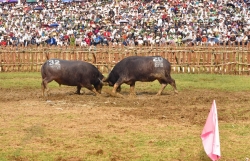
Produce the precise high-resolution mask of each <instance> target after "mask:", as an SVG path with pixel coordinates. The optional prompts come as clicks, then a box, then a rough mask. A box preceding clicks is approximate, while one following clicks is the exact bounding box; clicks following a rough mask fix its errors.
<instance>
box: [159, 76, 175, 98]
mask: <svg viewBox="0 0 250 161" xmlns="http://www.w3.org/2000/svg"><path fill="white" fill-rule="evenodd" d="M158 81H159V83H160V84H161V89H160V90H159V91H158V93H157V95H161V93H162V91H163V90H164V89H165V87H166V86H167V85H168V84H170V85H171V86H172V87H173V88H174V92H175V93H178V91H177V89H176V84H175V80H174V79H172V78H171V77H170V78H164V79H162V80H158Z"/></svg>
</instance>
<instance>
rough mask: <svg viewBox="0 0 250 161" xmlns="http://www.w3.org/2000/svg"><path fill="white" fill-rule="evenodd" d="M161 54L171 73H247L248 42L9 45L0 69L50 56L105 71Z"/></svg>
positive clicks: (35, 65) (27, 66)
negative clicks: (130, 58) (127, 59)
mask: <svg viewBox="0 0 250 161" xmlns="http://www.w3.org/2000/svg"><path fill="white" fill-rule="evenodd" d="M133 55H137V56H162V57H164V58H166V59H168V60H169V61H170V63H171V64H172V73H217V74H234V75H249V74H250V45H249V44H248V45H237V46H235V45H232V46H228V45H227V46H226V45H224V46H192V47H186V46H158V47H157V46H153V47H152V46H147V47H144V46H141V47H124V46H115V47H114V46H110V47H106V46H98V47H90V48H77V47H75V48H64V47H40V48H34V47H32V48H19V49H17V48H10V47H4V48H2V49H1V50H0V72H39V71H40V69H41V65H42V64H43V63H44V62H45V61H46V60H47V59H50V58H58V59H64V60H81V61H86V62H90V63H92V64H94V65H95V66H96V67H97V68H98V69H99V70H100V71H101V72H104V73H105V72H107V69H111V68H112V67H113V66H114V65H115V64H116V63H118V62H119V61H120V60H122V59H123V58H125V57H128V56H133Z"/></svg>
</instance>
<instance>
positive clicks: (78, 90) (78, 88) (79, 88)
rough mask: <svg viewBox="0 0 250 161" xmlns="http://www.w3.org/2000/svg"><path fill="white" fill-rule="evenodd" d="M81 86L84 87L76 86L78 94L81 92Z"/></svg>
mask: <svg viewBox="0 0 250 161" xmlns="http://www.w3.org/2000/svg"><path fill="white" fill-rule="evenodd" d="M81 88H82V87H81V86H77V87H76V92H75V93H76V94H80V91H81Z"/></svg>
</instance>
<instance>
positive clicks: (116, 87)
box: [112, 83, 123, 97]
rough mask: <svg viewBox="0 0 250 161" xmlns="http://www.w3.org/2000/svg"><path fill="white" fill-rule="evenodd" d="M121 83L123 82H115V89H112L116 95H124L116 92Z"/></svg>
mask: <svg viewBox="0 0 250 161" xmlns="http://www.w3.org/2000/svg"><path fill="white" fill-rule="evenodd" d="M120 85H121V84H118V83H115V85H114V88H113V90H112V93H113V94H114V95H117V96H118V97H123V96H122V95H121V94H120V93H117V92H116V91H117V89H119V87H120Z"/></svg>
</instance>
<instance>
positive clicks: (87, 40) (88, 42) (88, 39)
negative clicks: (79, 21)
mask: <svg viewBox="0 0 250 161" xmlns="http://www.w3.org/2000/svg"><path fill="white" fill-rule="evenodd" d="M84 41H85V42H86V43H87V44H88V45H90V38H88V37H86V38H84Z"/></svg>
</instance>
